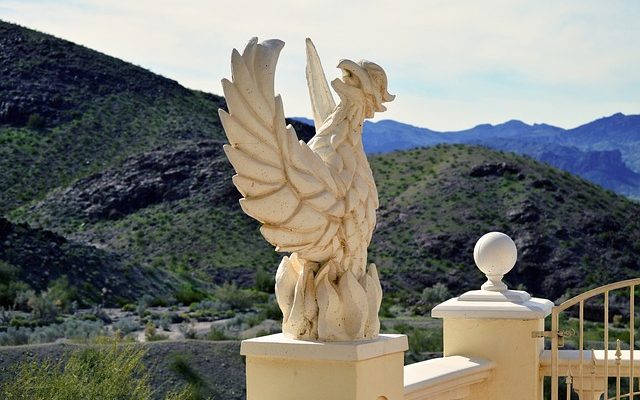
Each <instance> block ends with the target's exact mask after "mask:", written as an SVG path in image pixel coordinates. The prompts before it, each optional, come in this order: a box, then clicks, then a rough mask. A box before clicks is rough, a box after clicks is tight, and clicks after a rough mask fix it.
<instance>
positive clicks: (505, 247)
mask: <svg viewBox="0 0 640 400" xmlns="http://www.w3.org/2000/svg"><path fill="white" fill-rule="evenodd" d="M517 258H518V249H517V248H516V245H515V243H513V240H511V238H510V237H509V236H507V235H505V234H504V233H502V232H489V233H487V234H485V235H483V236H482V237H481V238H480V239H479V240H478V241H477V242H476V246H475V247H474V248H473V259H474V260H475V262H476V265H477V266H478V268H479V269H480V271H482V272H483V273H484V274H485V275H486V276H487V281H486V282H485V283H484V284H483V285H482V290H489V291H492V292H504V291H506V290H507V285H505V284H504V282H502V277H503V276H504V275H505V274H506V273H507V272H509V271H511V269H512V268H513V266H514V265H516V259H517Z"/></svg>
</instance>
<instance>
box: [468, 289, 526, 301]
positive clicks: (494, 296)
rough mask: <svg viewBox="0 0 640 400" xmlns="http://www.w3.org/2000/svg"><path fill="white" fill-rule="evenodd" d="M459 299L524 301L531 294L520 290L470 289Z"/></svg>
mask: <svg viewBox="0 0 640 400" xmlns="http://www.w3.org/2000/svg"><path fill="white" fill-rule="evenodd" d="M458 299H459V300H460V301H505V302H511V303H524V302H526V301H528V300H530V299H531V295H530V294H529V293H527V292H525V291H522V290H504V291H501V292H496V291H493V290H472V291H470V292H467V293H465V294H463V295H461V296H460V297H458Z"/></svg>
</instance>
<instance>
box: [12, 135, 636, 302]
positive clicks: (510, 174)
mask: <svg viewBox="0 0 640 400" xmlns="http://www.w3.org/2000/svg"><path fill="white" fill-rule="evenodd" d="M185 154H191V156H189V157H186V158H184V159H185V160H196V161H189V162H186V163H185V164H184V165H182V166H180V167H176V168H174V171H175V172H174V173H175V174H178V175H180V176H182V178H181V180H179V181H175V183H171V182H172V181H163V182H162V184H163V185H167V186H165V187H164V189H163V190H164V192H163V193H165V194H171V195H170V196H167V195H164V196H165V197H164V200H163V201H161V202H149V203H148V204H146V205H144V206H141V207H139V208H137V209H131V208H129V209H127V210H117V209H116V211H114V212H112V211H106V210H108V209H109V208H108V207H110V206H109V204H127V205H136V204H139V203H138V200H137V199H138V198H139V196H138V195H137V194H136V193H137V188H139V187H141V186H144V184H143V183H144V182H154V178H153V177H154V176H157V175H159V174H161V173H160V172H158V171H159V170H162V168H161V167H159V166H161V165H166V161H163V160H174V161H175V160H179V159H180V158H181V157H184V155H185ZM197 154H201V155H203V154H209V156H208V157H211V158H213V159H215V160H216V161H214V162H209V161H207V162H206V163H204V164H203V161H202V160H197ZM207 160H208V158H207ZM371 162H372V168H373V170H374V175H375V178H376V180H377V182H378V189H379V193H380V201H381V207H380V211H379V218H378V227H377V230H376V232H375V234H374V239H373V243H372V246H371V252H370V260H371V261H373V262H376V263H377V264H378V266H379V267H380V269H381V273H382V275H383V278H382V281H383V285H384V286H385V289H386V290H387V292H390V293H395V295H394V296H397V297H398V298H401V299H402V300H401V301H402V302H403V303H404V302H405V301H406V302H407V303H408V304H410V303H411V302H412V301H415V300H416V298H417V297H416V296H417V295H418V294H419V293H420V292H421V291H422V290H423V289H424V288H425V287H430V286H432V285H434V284H436V283H438V282H443V283H445V284H446V285H447V286H448V288H449V290H450V291H451V292H452V293H459V292H462V291H464V290H468V289H471V288H477V287H478V286H479V285H480V284H481V283H482V276H481V274H480V273H479V272H477V270H476V268H475V266H474V265H473V258H472V250H473V245H474V244H475V241H476V240H477V239H478V238H479V237H480V236H481V235H483V234H484V233H486V232H488V231H491V230H500V231H503V232H505V233H507V234H509V235H511V236H512V237H513V238H514V239H515V240H516V243H517V244H518V247H519V250H520V257H519V262H518V265H517V267H516V269H515V270H514V271H513V272H512V273H511V274H510V275H509V277H508V280H509V282H510V283H511V284H512V285H523V286H525V287H526V288H527V289H528V290H530V291H531V292H532V293H533V294H536V295H541V296H549V297H551V298H554V299H555V298H558V297H560V296H561V295H563V294H564V293H565V292H566V291H567V290H570V289H573V288H582V287H585V286H589V285H595V284H601V283H604V282H610V281H613V280H616V279H622V278H625V277H629V276H635V274H636V273H637V272H636V271H637V270H638V269H639V268H640V265H639V264H638V261H637V259H636V258H635V257H634V256H633V254H634V253H635V252H637V251H638V250H640V222H639V221H637V219H636V220H633V219H630V218H629V216H630V215H640V205H637V204H634V203H632V202H630V201H628V200H626V199H624V198H623V197H620V196H617V195H615V194H613V193H611V192H607V191H604V190H602V189H600V188H599V187H597V186H595V185H593V184H591V183H588V182H586V181H583V180H581V179H579V178H576V177H574V176H572V175H570V174H568V173H564V172H561V171H558V170H556V169H553V168H551V167H548V166H545V165H542V164H540V163H538V162H536V161H533V160H531V159H527V158H523V157H520V156H517V155H513V154H507V153H500V152H495V151H492V150H489V149H486V148H483V147H469V146H464V145H440V146H435V147H432V148H426V149H419V150H412V151H406V152H398V153H390V154H386V155H381V156H376V157H373V158H372V159H371ZM232 174H233V172H232V170H231V167H230V166H229V164H228V163H227V162H226V160H225V158H224V155H223V154H222V152H221V151H220V147H219V145H217V143H215V142H206V141H205V142H194V143H184V144H183V145H182V147H180V148H177V149H169V148H162V149H159V150H156V151H154V152H149V153H145V154H142V155H138V156H134V157H132V158H131V159H129V160H126V161H125V162H124V163H123V164H121V165H119V166H117V167H115V168H113V169H109V170H106V171H104V172H103V173H101V174H98V175H94V176H91V177H88V178H86V179H83V180H80V181H77V182H75V183H74V184H73V185H72V186H70V187H69V188H67V189H65V190H62V191H54V192H52V193H50V194H49V196H48V197H47V198H46V199H45V200H44V201H42V202H40V203H38V204H36V205H34V206H32V207H30V208H29V209H26V210H24V211H25V212H24V214H22V216H21V219H23V220H24V221H27V222H29V223H31V224H33V225H36V226H46V227H48V228H50V229H53V230H55V231H57V232H60V233H63V234H65V235H67V236H68V237H71V238H73V239H75V240H79V241H84V242H86V243H89V244H92V245H96V246H100V247H101V248H108V249H111V250H112V251H114V252H117V253H118V254H122V255H123V257H124V258H125V259H127V260H131V261H135V262H137V263H140V264H142V265H152V266H155V267H160V268H163V267H165V266H166V267H167V268H169V269H170V270H172V271H174V272H176V273H180V272H183V273H184V272H185V271H190V274H192V275H193V274H195V276H197V277H198V278H199V279H203V280H206V281H209V282H214V283H221V282H224V281H228V280H235V281H236V282H239V283H240V284H241V285H243V286H250V285H252V284H253V276H254V274H255V271H256V270H258V269H260V268H262V269H265V270H269V271H275V267H276V266H277V262H278V259H279V255H277V254H276V253H275V252H274V251H273V250H272V248H271V247H270V246H269V245H267V243H266V242H265V241H264V240H263V239H262V237H261V236H260V234H259V232H258V225H257V223H256V222H255V221H253V220H252V219H251V218H249V217H247V216H245V215H244V214H243V213H242V211H241V210H240V207H239V206H238V204H237V199H238V198H239V197H240V196H239V194H238V193H237V192H236V191H235V189H234V188H233V186H232V184H231V179H230V177H231V175H232ZM202 176H205V177H206V178H205V179H201V178H199V177H202ZM115 177H120V178H117V179H116V178H115ZM114 179H116V180H117V181H119V182H123V183H124V184H122V185H121V187H120V189H119V190H118V191H117V193H114V192H113V189H112V186H113V185H112V182H113V180H114ZM155 182H160V180H155ZM147 189H148V190H150V191H151V192H155V191H154V190H152V189H149V187H147ZM118 196H120V197H118ZM89 197H91V198H92V199H93V201H92V202H90V203H89V202H86V201H85V200H84V199H85V198H89ZM105 199H109V201H110V202H111V203H109V202H105V201H103V200H105ZM105 207H106V208H105ZM247 249H251V251H247ZM410 299H413V300H410Z"/></svg>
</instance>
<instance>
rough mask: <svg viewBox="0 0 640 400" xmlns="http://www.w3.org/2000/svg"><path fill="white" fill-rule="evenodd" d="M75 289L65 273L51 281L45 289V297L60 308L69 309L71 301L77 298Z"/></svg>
mask: <svg viewBox="0 0 640 400" xmlns="http://www.w3.org/2000/svg"><path fill="white" fill-rule="evenodd" d="M77 295H78V294H77V292H76V290H75V289H74V288H73V287H71V286H70V285H69V279H68V278H67V276H66V275H63V276H61V277H60V278H58V279H56V280H54V281H52V282H51V283H50V284H49V288H48V289H47V297H49V298H50V299H51V301H52V302H53V303H54V304H55V305H56V307H58V308H59V309H60V310H63V311H65V312H66V311H69V310H70V308H71V303H72V302H73V301H74V300H75V299H76V298H77Z"/></svg>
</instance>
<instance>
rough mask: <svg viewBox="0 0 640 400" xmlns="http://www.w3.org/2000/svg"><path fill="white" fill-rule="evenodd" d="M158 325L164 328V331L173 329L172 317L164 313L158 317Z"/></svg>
mask: <svg viewBox="0 0 640 400" xmlns="http://www.w3.org/2000/svg"><path fill="white" fill-rule="evenodd" d="M158 326H159V327H160V328H162V330H163V331H168V330H171V319H170V317H169V315H168V314H167V313H164V314H162V316H161V317H160V319H158Z"/></svg>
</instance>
